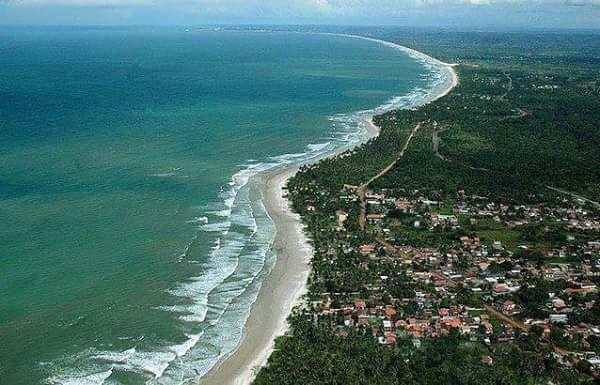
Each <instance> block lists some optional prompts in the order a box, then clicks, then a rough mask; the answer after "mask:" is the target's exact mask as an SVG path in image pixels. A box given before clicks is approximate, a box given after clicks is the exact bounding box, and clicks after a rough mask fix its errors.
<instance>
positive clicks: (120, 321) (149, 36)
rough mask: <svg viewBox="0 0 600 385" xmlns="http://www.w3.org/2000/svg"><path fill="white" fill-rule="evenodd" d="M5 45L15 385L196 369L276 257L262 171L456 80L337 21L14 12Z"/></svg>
mask: <svg viewBox="0 0 600 385" xmlns="http://www.w3.org/2000/svg"><path fill="white" fill-rule="evenodd" d="M0 51H3V52H11V55H0V79H1V80H0V85H1V87H0V116H1V117H2V123H3V124H2V125H1V126H0V135H1V137H2V141H1V142H0V156H1V158H2V160H3V161H2V164H1V165H0V213H1V217H2V221H1V222H0V244H2V248H1V249H0V272H1V273H2V277H1V278H0V308H1V309H2V312H0V340H2V346H0V383H10V384H14V385H19V384H37V383H55V384H103V383H104V384H144V383H150V384H152V383H160V384H182V383H193V381H195V378H197V377H198V376H199V375H202V374H203V373H205V372H206V371H207V370H209V369H210V367H211V366H212V365H214V364H215V362H217V360H218V359H219V357H221V356H222V355H224V354H227V353H228V352H229V351H231V350H232V349H233V348H234V347H235V345H236V344H237V341H238V340H239V338H240V337H241V333H242V329H243V325H244V322H245V319H246V317H247V316H248V312H249V309H250V306H251V304H252V302H253V301H254V300H255V298H256V294H257V292H258V289H259V288H260V284H261V282H262V280H263V279H264V277H265V275H266V274H267V273H268V271H269V269H270V268H271V267H272V265H273V262H274V258H275V256H274V255H273V253H272V252H271V251H270V250H271V244H272V241H273V235H274V229H273V224H272V222H271V221H270V219H269V217H268V216H267V215H266V212H265V209H264V206H263V204H262V202H261V200H260V191H259V189H258V188H256V187H255V188H253V186H256V184H255V182H253V181H254V178H255V177H256V175H257V174H259V173H261V172H265V171H269V170H271V171H272V170H273V169H276V168H277V169H279V168H283V167H285V166H286V165H290V164H296V163H299V162H305V161H307V160H309V159H316V158H318V157H322V156H325V155H326V154H330V153H331V152H332V151H335V150H336V149H338V148H340V147H343V146H351V145H352V144H355V143H358V142H360V141H362V140H364V138H365V137H366V135H367V134H366V120H365V119H366V118H368V117H369V116H370V115H372V114H373V113H376V112H383V111H384V110H386V109H390V108H393V107H401V106H405V107H406V106H411V105H414V104H418V103H419V102H421V101H422V100H424V99H426V98H427V96H428V95H430V94H431V90H432V87H434V88H435V87H441V86H442V85H441V83H443V82H444V81H447V79H443V78H442V77H441V75H440V72H439V70H437V69H435V68H434V67H432V66H431V65H426V64H424V63H423V62H422V61H419V60H416V59H415V58H412V57H410V56H408V55H407V54H406V53H404V52H401V51H399V50H396V49H392V48H390V47H386V46H384V45H381V44H378V43H376V42H373V41H367V40H362V39H355V38H349V37H344V36H332V35H316V34H310V35H309V34H294V33H250V32H216V31H202V32H184V31H183V30H174V29H149V28H144V29H141V28H135V29H114V28H111V29H93V28H43V29H42V28H39V29H23V28H18V29H17V28H11V29H8V28H7V29H0ZM399 95H403V96H402V97H400V98H395V99H394V97H396V96H399ZM390 101H391V102H390ZM378 106H380V107H379V109H377V108H376V107H378ZM373 108H376V109H375V110H370V109H373ZM357 111H359V112H357ZM361 111H362V112H361Z"/></svg>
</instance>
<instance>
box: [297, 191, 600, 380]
mask: <svg viewBox="0 0 600 385" xmlns="http://www.w3.org/2000/svg"><path fill="white" fill-rule="evenodd" d="M306 190H307V189H306V188H303V189H302V193H303V195H304V196H307V195H308V196H311V195H312V196H313V197H315V198H314V199H312V200H309V201H308V203H307V205H306V207H305V209H306V211H308V212H311V211H312V212H315V211H327V208H328V207H329V208H331V204H332V202H337V204H338V207H337V209H336V210H335V216H329V218H328V219H329V220H328V221H327V222H323V223H322V226H323V228H321V232H322V233H324V234H330V235H332V236H323V237H322V238H319V240H321V241H323V240H328V241H325V242H317V245H318V246H319V248H318V250H317V252H316V254H315V257H314V260H313V265H315V269H314V271H315V273H314V275H313V281H312V283H311V284H312V286H311V293H310V297H311V301H310V303H309V304H307V306H306V309H305V311H307V312H310V314H311V317H312V320H313V322H314V323H323V324H326V325H328V326H330V327H332V328H335V329H336V330H337V331H338V334H339V335H340V336H342V337H344V338H348V337H350V336H355V335H372V336H373V338H374V339H376V340H377V341H378V342H379V343H380V344H383V345H388V346H392V347H394V346H397V345H398V344H399V343H400V342H399V341H403V343H406V342H407V341H408V342H409V344H412V345H413V346H414V347H419V346H420V344H421V340H422V339H435V338H438V337H440V336H446V335H449V334H452V333H454V334H457V335H460V336H461V337H462V338H465V339H467V340H469V341H478V342H481V343H483V344H484V345H485V346H487V347H489V350H490V351H493V350H494V349H495V346H496V345H498V344H503V343H510V342H511V341H513V340H514V339H515V338H517V337H518V336H521V335H531V336H534V338H535V339H536V340H537V341H539V342H540V343H542V344H544V345H547V346H549V347H551V354H552V355H553V357H554V358H555V359H556V360H557V362H559V363H560V364H561V365H564V366H566V367H576V368H578V369H580V370H582V371H586V372H588V373H589V374H591V375H592V376H594V377H596V378H598V376H599V374H600V371H599V369H600V358H599V356H598V348H599V346H600V303H599V302H598V300H597V298H598V296H597V293H598V288H597V286H596V284H595V283H594V282H597V281H598V278H599V277H600V258H599V255H600V242H599V241H598V239H599V235H600V211H599V210H598V208H597V207H596V206H595V205H594V204H592V203H589V202H586V201H584V200H581V199H576V198H572V197H569V196H564V195H560V194H551V192H549V194H548V196H546V197H545V199H544V200H540V201H539V202H537V203H533V202H535V199H532V203H528V204H517V203H515V202H512V201H511V200H510V199H508V198H507V199H504V200H503V201H502V202H499V201H493V200H491V199H488V198H487V197H485V196H475V195H471V196H469V195H466V194H465V192H464V191H462V190H461V191H457V192H456V194H455V195H454V196H453V197H446V198H444V199H442V197H440V196H439V194H438V195H437V196H423V195H422V194H420V193H419V192H418V191H403V190H392V189H381V190H368V191H366V194H364V199H365V200H366V213H364V215H365V217H366V226H365V228H364V230H362V229H361V226H360V219H359V217H360V215H361V210H360V206H361V196H360V192H359V191H357V190H358V188H357V187H356V186H350V185H345V186H344V189H343V190H342V191H340V192H339V194H338V196H327V195H323V192H317V191H315V192H314V194H310V191H306ZM289 193H290V195H292V196H293V195H294V194H298V191H294V190H293V186H292V189H291V190H290V191H289ZM434 195H436V194H434ZM329 212H331V210H329ZM481 363H482V364H484V365H493V358H492V355H491V354H486V355H482V356H481Z"/></svg>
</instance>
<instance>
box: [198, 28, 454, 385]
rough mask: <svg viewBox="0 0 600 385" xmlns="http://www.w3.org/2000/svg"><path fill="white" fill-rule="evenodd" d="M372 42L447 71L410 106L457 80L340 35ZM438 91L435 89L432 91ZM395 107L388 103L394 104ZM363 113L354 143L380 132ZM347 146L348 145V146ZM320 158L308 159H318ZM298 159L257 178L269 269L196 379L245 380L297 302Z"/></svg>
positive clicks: (300, 275) (303, 246)
mask: <svg viewBox="0 0 600 385" xmlns="http://www.w3.org/2000/svg"><path fill="white" fill-rule="evenodd" d="M335 35H338V36H346V37H351V38H359V39H364V40H369V41H373V42H377V43H379V44H383V45H386V46H388V47H391V48H395V49H400V50H402V51H403V52H406V53H408V54H409V55H410V56H412V57H417V58H419V59H420V60H423V61H426V62H428V63H430V64H433V65H435V66H439V67H442V68H445V69H446V70H447V71H448V72H449V74H450V79H448V80H447V81H446V82H445V84H444V85H443V86H444V88H443V89H438V88H435V89H432V90H431V95H429V96H430V97H428V98H425V99H424V100H422V102H421V103H419V104H418V105H416V106H413V108H415V107H416V108H418V107H421V106H423V105H426V104H429V103H432V102H434V101H436V100H438V99H440V98H442V97H444V96H446V95H447V94H448V93H450V91H452V90H453V89H454V88H455V87H456V86H457V85H458V83H459V78H458V74H457V73H456V71H455V70H454V66H455V64H448V63H444V62H442V61H440V60H438V59H435V58H433V57H431V56H429V55H427V54H424V53H422V52H419V51H416V50H413V49H411V48H407V47H404V46H400V45H398V44H395V43H391V42H387V41H384V40H378V39H373V38H369V37H364V36H358V35H342V34H335ZM437 91H439V92H437ZM394 109H395V108H391V110H394ZM380 113H382V112H377V113H376V112H373V114H369V115H365V123H366V128H367V135H366V137H365V138H364V140H363V141H362V142H360V143H357V144H356V146H359V145H361V144H363V143H365V142H367V141H368V140H371V139H374V138H376V137H378V136H379V133H380V128H379V127H378V126H377V125H376V124H375V123H374V117H375V115H376V114H380ZM351 148H352V147H351ZM347 149H348V147H346V146H342V147H340V148H338V149H336V150H335V151H333V152H332V153H331V154H328V155H327V156H326V157H335V156H337V155H338V154H339V153H341V152H343V151H346V150H347ZM320 159H322V158H319V159H316V160H313V162H317V161H319V160H320ZM299 167H300V164H297V165H293V166H289V167H287V168H284V169H280V170H276V171H270V172H266V173H265V174H264V175H262V176H261V177H262V178H263V179H262V186H261V187H262V188H261V191H262V201H263V204H264V206H265V209H266V210H267V213H268V215H269V216H270V217H271V219H272V221H273V223H274V225H275V229H276V235H275V239H274V241H273V246H272V248H273V251H274V253H275V258H276V260H275V264H274V266H273V267H272V270H271V271H270V272H269V273H268V275H267V276H266V277H265V280H264V281H263V283H262V285H261V288H260V290H259V293H258V296H257V299H256V301H255V302H254V303H253V304H252V307H251V309H250V315H249V317H248V319H247V320H246V322H245V325H244V330H243V332H242V338H241V339H240V341H239V343H238V344H237V346H236V348H235V349H234V350H233V351H232V352H231V353H229V354H227V355H225V356H223V357H222V358H221V359H219V361H218V362H217V363H216V364H215V365H214V366H213V367H212V368H211V369H210V370H209V371H208V372H207V373H206V374H205V375H204V376H203V377H201V378H200V379H199V384H201V385H249V384H251V383H252V381H253V380H254V377H255V376H256V373H257V371H258V370H260V368H261V367H263V366H264V365H265V364H266V363H267V360H268V358H269V356H270V355H271V353H272V352H273V350H274V347H275V338H277V337H278V336H281V335H284V334H285V332H286V331H287V329H288V327H289V325H288V322H287V318H288V316H289V315H290V313H291V312H292V310H293V308H294V307H295V306H296V305H298V304H299V303H300V300H301V298H302V296H303V295H304V294H305V293H306V292H307V290H308V278H309V275H310V270H311V269H310V261H311V259H312V257H313V249H312V246H311V245H310V241H309V239H308V237H307V236H306V234H305V233H304V225H303V224H302V221H301V218H300V216H299V215H298V214H296V213H294V212H293V211H292V209H291V207H290V204H289V201H288V200H287V199H286V198H285V190H284V187H285V186H286V184H287V181H288V179H289V178H291V177H292V176H294V175H295V174H296V172H297V171H298V170H299Z"/></svg>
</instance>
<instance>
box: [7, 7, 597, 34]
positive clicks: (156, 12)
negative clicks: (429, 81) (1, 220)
mask: <svg viewBox="0 0 600 385" xmlns="http://www.w3.org/2000/svg"><path fill="white" fill-rule="evenodd" d="M0 24H28V25H35V24H43V25H190V26H195V25H206V24H328V25H394V26H436V27H450V28H458V29H461V28H464V29H470V28H475V29H484V30H485V29H529V28H533V29H539V28H544V29H546V28H550V29H555V28H567V29H579V28H582V29H600V0H0Z"/></svg>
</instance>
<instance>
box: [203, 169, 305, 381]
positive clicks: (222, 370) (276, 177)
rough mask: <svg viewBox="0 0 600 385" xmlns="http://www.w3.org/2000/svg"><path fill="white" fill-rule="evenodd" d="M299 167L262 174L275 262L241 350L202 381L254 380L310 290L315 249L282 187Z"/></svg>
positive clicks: (243, 338)
mask: <svg viewBox="0 0 600 385" xmlns="http://www.w3.org/2000/svg"><path fill="white" fill-rule="evenodd" d="M297 171H298V167H294V168H288V169H285V170H283V171H279V172H275V173H271V174H267V175H266V176H264V190H263V202H264V205H265V208H266V209H267V212H268V213H269V216H270V217H271V219H272V220H273V222H274V224H275V227H276V228H277V234H276V237H275V241H274V245H273V248H274V252H275V253H276V255H277V261H276V263H275V266H274V267H273V270H272V271H271V273H270V274H269V276H268V277H267V278H266V279H265V281H264V282H263V284H262V287H261V289H260V292H259V294H258V297H257V300H256V302H255V303H254V304H253V306H252V310H251V312H250V316H249V318H248V320H247V321H246V326H245V330H244V336H243V337H242V340H241V341H240V343H239V344H238V347H237V349H236V350H235V351H234V352H233V353H232V354H230V355H229V356H228V357H226V358H225V359H223V360H221V361H220V363H219V364H217V365H216V366H215V367H214V368H213V369H212V370H211V371H209V373H207V375H206V376H205V377H203V378H202V379H201V380H200V384H203V385H226V384H231V385H242V384H248V383H250V382H251V380H252V378H253V377H254V373H255V370H257V368H260V367H261V366H263V365H264V364H265V363H266V361H267V359H268V357H269V355H270V354H271V351H272V350H273V345H274V339H275V337H277V336H280V335H282V334H284V332H285V330H286V328H287V321H286V319H287V316H288V315H289V313H290V311H291V309H292V308H293V306H294V304H296V303H297V302H298V300H299V299H300V297H301V296H302V295H303V294H304V292H305V290H306V282H307V279H308V275H309V272H310V266H309V262H310V259H311V257H312V254H313V250H312V247H310V245H309V243H308V239H307V238H306V236H305V235H304V232H303V225H302V223H301V221H300V216H299V215H298V214H295V213H293V212H292V211H291V209H290V207H289V204H288V201H287V200H286V199H285V197H284V189H283V188H284V186H285V184H286V183H287V180H288V179H289V178H290V177H291V176H293V175H294V174H295V173H296V172H297Z"/></svg>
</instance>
